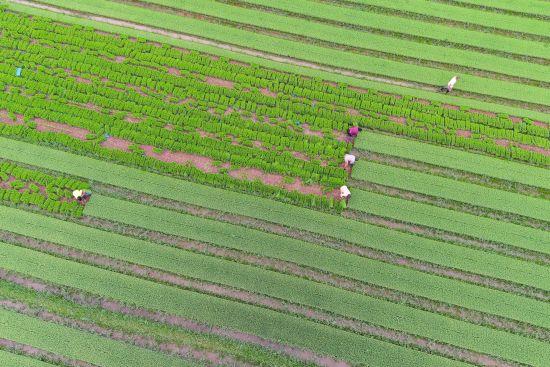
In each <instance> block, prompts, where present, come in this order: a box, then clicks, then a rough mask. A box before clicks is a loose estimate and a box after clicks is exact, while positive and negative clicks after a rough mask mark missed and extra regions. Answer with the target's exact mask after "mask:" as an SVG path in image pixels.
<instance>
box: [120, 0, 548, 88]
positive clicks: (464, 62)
mask: <svg viewBox="0 0 550 367" xmlns="http://www.w3.org/2000/svg"><path fill="white" fill-rule="evenodd" d="M116 1H119V0H116ZM121 1H122V2H124V0H121ZM132 4H135V5H138V6H143V7H146V8H147V7H150V8H152V9H156V8H157V7H158V10H160V11H165V12H168V13H175V14H178V15H183V16H191V17H194V18H199V19H203V20H206V21H210V22H214V23H226V25H229V26H233V27H238V28H243V27H252V28H250V30H251V31H257V32H262V33H264V34H268V35H273V36H276V37H281V38H289V39H295V40H297V41H302V42H304V43H313V44H323V45H325V46H326V47H332V48H338V49H342V50H346V51H353V52H356V53H359V54H365V55H368V54H372V55H373V56H377V57H380V58H388V59H399V60H401V61H403V62H406V63H413V64H420V65H431V66H433V67H435V68H441V69H448V70H450V71H451V70H452V71H454V72H457V71H458V72H460V73H462V72H464V73H466V74H474V75H480V76H487V77H490V78H491V77H494V78H496V79H502V80H509V81H514V80H515V77H520V78H526V79H532V81H528V80H524V81H523V82H525V83H526V84H533V85H537V84H539V83H540V82H544V81H545V80H547V74H548V70H547V68H545V67H544V66H542V65H536V64H531V65H529V64H526V63H523V62H517V61H514V60H510V59H502V58H498V57H494V56H489V55H487V54H479V53H472V52H470V51H466V50H461V51H457V50H454V49H452V48H451V49H450V48H446V47H438V46H431V45H426V44H420V43H416V42H411V41H407V40H401V39H396V38H391V37H386V36H380V35H373V34H370V33H365V32H357V31H354V30H349V29H341V28H336V27H333V26H327V25H321V24H318V23H314V22H310V21H308V20H304V19H294V18H292V17H287V16H280V15H278V14H270V13H264V12H259V11H257V10H250V9H243V8H240V7H233V6H228V5H225V4H219V3H218V2H217V1H215V0H209V1H205V2H201V3H200V4H198V3H195V2H192V1H184V2H173V1H170V0H148V1H146V2H145V3H142V2H137V1H132ZM450 60H452V61H450ZM430 62H434V63H432V64H430ZM507 64H508V65H507ZM522 70H525V71H522ZM493 73H495V74H493ZM497 74H500V75H497ZM515 81H517V82H521V81H520V80H519V79H517V80H515ZM540 86H543V83H542V84H540Z"/></svg>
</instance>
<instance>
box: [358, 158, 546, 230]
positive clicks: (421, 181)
mask: <svg viewBox="0 0 550 367" xmlns="http://www.w3.org/2000/svg"><path fill="white" fill-rule="evenodd" d="M353 177H354V178H356V179H358V180H364V181H368V182H372V183H375V184H380V185H384V186H389V187H396V188H399V189H404V190H408V191H414V192H419V193H421V194H426V195H431V196H435V197H440V198H443V199H450V200H456V201H460V202H464V203H467V204H471V205H477V206H481V207H486V208H489V209H494V210H501V211H504V212H509V213H515V214H519V215H524V216H526V217H530V218H535V219H540V220H543V221H550V210H549V208H550V201H548V200H545V199H542V198H534V197H529V196H525V195H520V194H516V193H512V192H507V191H502V190H498V189H494V188H488V187H484V186H479V185H476V184H471V183H466V182H460V181H456V180H453V179H449V178H445V177H439V176H433V175H430V174H426V173H421V172H415V171H410V170H407V169H403V168H397V167H391V166H387V165H383V164H379V163H375V162H358V163H357V164H356V166H355V167H354V170H353Z"/></svg>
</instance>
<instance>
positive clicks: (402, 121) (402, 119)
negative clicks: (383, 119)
mask: <svg viewBox="0 0 550 367" xmlns="http://www.w3.org/2000/svg"><path fill="white" fill-rule="evenodd" d="M388 118H389V119H390V120H391V121H393V122H395V123H397V124H400V125H405V124H406V123H407V119H406V118H405V117H402V116H389V117H388Z"/></svg>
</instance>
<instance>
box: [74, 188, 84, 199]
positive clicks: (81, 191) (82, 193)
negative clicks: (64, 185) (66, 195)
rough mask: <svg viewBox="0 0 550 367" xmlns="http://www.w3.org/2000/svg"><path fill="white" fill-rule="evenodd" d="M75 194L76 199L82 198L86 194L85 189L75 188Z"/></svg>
mask: <svg viewBox="0 0 550 367" xmlns="http://www.w3.org/2000/svg"><path fill="white" fill-rule="evenodd" d="M73 196H74V198H75V199H78V198H81V197H82V196H84V190H74V191H73Z"/></svg>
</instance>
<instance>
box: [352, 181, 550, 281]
mask: <svg viewBox="0 0 550 367" xmlns="http://www.w3.org/2000/svg"><path fill="white" fill-rule="evenodd" d="M350 208H352V209H356V210H360V211H364V212H366V213H371V214H374V215H379V216H383V217H387V218H393V219H397V220H399V221H403V222H409V223H415V224H420V225H423V226H428V227H433V228H438V229H442V230H445V231H451V232H455V233H460V234H465V235H468V236H472V237H477V238H480V239H484V240H489V241H494V242H499V243H504V244H506V245H509V246H514V247H520V248H524V249H528V250H532V251H538V252H542V253H546V254H550V237H549V236H548V233H547V232H545V231H543V230H540V229H534V228H530V227H523V226H519V225H516V224H512V223H505V222H501V221H498V220H495V219H489V218H484V217H478V216H475V215H471V214H466V213H461V212H457V211H454V210H449V209H445V208H440V207H437V206H433V205H429V204H423V203H417V202H414V201H409V200H404V199H399V198H394V197H390V196H385V195H380V194H376V193H373V192H366V191H362V190H353V195H352V199H351V202H350ZM532 266H533V265H529V267H527V266H526V267H525V271H526V272H529V271H530V270H531V267H532Z"/></svg>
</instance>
